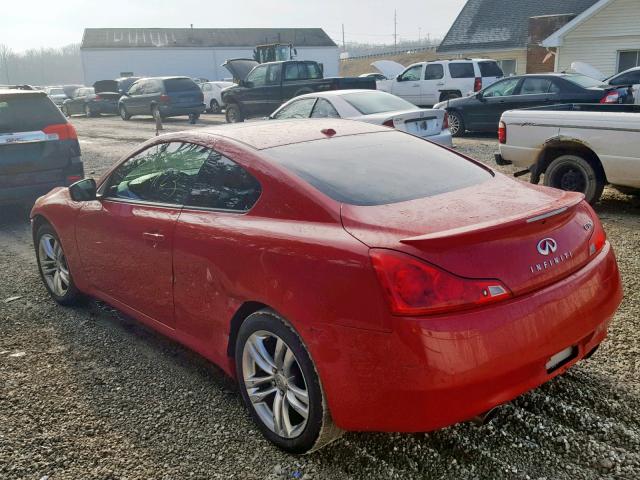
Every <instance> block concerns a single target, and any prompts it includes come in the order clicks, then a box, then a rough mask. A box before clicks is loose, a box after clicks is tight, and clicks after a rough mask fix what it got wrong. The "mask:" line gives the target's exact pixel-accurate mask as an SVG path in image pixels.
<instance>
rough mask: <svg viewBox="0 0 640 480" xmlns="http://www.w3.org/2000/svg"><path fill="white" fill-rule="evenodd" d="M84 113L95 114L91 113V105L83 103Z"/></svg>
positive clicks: (91, 115)
mask: <svg viewBox="0 0 640 480" xmlns="http://www.w3.org/2000/svg"><path fill="white" fill-rule="evenodd" d="M84 114H85V116H86V117H95V116H96V114H95V113H93V111H92V110H91V107H90V106H89V104H88V103H87V104H85V106H84Z"/></svg>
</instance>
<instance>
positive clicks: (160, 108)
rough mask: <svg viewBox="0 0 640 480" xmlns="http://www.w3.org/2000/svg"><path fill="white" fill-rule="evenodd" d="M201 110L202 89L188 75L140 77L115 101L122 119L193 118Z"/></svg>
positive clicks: (202, 107) (195, 117)
mask: <svg viewBox="0 0 640 480" xmlns="http://www.w3.org/2000/svg"><path fill="white" fill-rule="evenodd" d="M204 110H205V105H204V95H203V94H202V90H200V87H198V85H197V84H196V82H194V81H193V80H191V79H190V78H189V77H149V78H141V79H140V80H137V81H136V82H135V83H134V84H133V85H131V88H129V91H128V92H126V93H125V94H124V95H122V97H120V100H119V101H118V111H119V112H120V117H121V118H122V119H123V120H129V119H130V118H131V117H132V116H134V115H151V116H152V117H154V118H167V117H178V116H182V115H188V116H189V118H191V119H193V120H195V119H197V118H199V117H200V114H201V113H203V112H204Z"/></svg>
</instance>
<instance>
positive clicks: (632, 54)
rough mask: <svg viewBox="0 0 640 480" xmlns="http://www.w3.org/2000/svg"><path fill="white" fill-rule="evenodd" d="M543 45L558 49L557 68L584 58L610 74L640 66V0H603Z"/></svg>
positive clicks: (562, 67)
mask: <svg viewBox="0 0 640 480" xmlns="http://www.w3.org/2000/svg"><path fill="white" fill-rule="evenodd" d="M542 46H543V47H547V48H550V49H553V48H555V49H556V58H555V61H556V64H555V67H556V71H562V70H568V69H569V68H570V67H571V63H572V62H584V63H588V64H590V65H593V66H594V67H596V68H597V69H598V70H600V71H601V72H602V73H604V74H605V75H607V76H609V75H613V74H614V73H618V72H622V71H624V70H627V69H629V68H631V67H637V66H640V1H639V0H600V1H598V2H596V3H595V4H594V5H593V6H592V7H591V8H589V9H587V10H585V11H584V12H582V13H581V14H580V15H578V16H577V17H576V18H574V19H573V20H572V21H571V22H569V23H567V24H566V25H565V26H564V27H563V28H561V29H560V30H558V31H557V32H555V33H554V34H553V35H551V36H550V37H549V38H547V39H546V40H544V41H543V42H542Z"/></svg>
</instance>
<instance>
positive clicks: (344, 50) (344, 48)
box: [342, 23, 347, 52]
mask: <svg viewBox="0 0 640 480" xmlns="http://www.w3.org/2000/svg"><path fill="white" fill-rule="evenodd" d="M342 51H343V52H346V51H347V46H346V45H345V43H344V23H343V24H342Z"/></svg>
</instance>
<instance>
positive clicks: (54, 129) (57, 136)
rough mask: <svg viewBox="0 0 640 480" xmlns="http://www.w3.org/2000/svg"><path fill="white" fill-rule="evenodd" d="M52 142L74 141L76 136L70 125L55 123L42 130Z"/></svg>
mask: <svg viewBox="0 0 640 480" xmlns="http://www.w3.org/2000/svg"><path fill="white" fill-rule="evenodd" d="M42 131H43V132H44V133H46V134H47V136H48V137H49V138H50V139H52V140H76V139H77V138H78V134H77V133H76V129H75V128H74V127H73V125H71V124H70V123H56V124H55V125H49V126H48V127H45V128H43V129H42Z"/></svg>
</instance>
